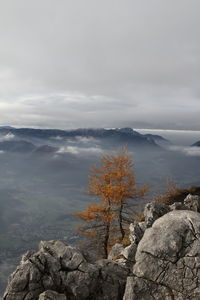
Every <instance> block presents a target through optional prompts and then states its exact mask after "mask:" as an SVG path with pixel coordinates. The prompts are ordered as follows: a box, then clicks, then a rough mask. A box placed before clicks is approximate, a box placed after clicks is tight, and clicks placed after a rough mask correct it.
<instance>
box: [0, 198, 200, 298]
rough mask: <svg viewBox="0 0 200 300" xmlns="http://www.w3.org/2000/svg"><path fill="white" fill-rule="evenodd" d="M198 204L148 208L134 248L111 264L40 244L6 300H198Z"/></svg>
mask: <svg viewBox="0 0 200 300" xmlns="http://www.w3.org/2000/svg"><path fill="white" fill-rule="evenodd" d="M199 211H200V198H199V197H198V196H192V195H188V197H187V198H186V199H185V200H184V203H174V204H173V205H171V206H167V205H166V204H163V203H159V202H152V203H148V204H147V205H146V207H145V210H144V217H145V221H144V222H140V223H135V224H131V225H130V242H131V243H130V245H129V246H128V247H126V248H124V247H123V246H122V245H120V244H116V245H115V246H114V247H113V249H112V250H111V252H110V254H109V257H108V259H103V260H98V261H96V262H92V261H91V260H90V259H89V255H87V254H85V253H83V252H81V251H80V250H79V249H76V248H74V247H71V246H69V245H66V244H64V243H62V242H60V241H48V242H44V241H42V242H41V243H40V246H39V250H38V251H29V252H27V253H26V254H25V255H24V256H23V257H22V261H21V264H20V266H18V267H17V269H16V271H15V272H14V273H13V274H12V275H11V276H10V278H9V282H8V286H7V289H6V291H5V294H4V296H3V300H38V299H39V300H47V299H48V300H53V299H54V300H66V299H68V300H70V299H71V300H72V299H74V300H75V299H76V300H85V299H86V300H98V299H99V300H100V299H101V300H122V299H123V300H161V299H162V300H163V299H166V300H170V299H173V300H176V299H177V300H186V299H188V300H192V299H193V300H196V299H200V214H199Z"/></svg>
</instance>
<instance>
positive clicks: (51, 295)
mask: <svg viewBox="0 0 200 300" xmlns="http://www.w3.org/2000/svg"><path fill="white" fill-rule="evenodd" d="M38 300H67V297H66V296H65V295H64V294H58V293H57V292H54V291H46V292H44V293H42V294H40V296H39V299H38Z"/></svg>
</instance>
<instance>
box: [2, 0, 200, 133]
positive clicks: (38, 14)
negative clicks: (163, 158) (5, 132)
mask: <svg viewBox="0 0 200 300" xmlns="http://www.w3.org/2000/svg"><path fill="white" fill-rule="evenodd" d="M199 116H200V1H199V0H162V1H161V0H137V1H135V0H0V120H1V121H0V123H1V124H6V125H16V126H35V127H54V128H55V127H57V128H76V127H122V126H131V127H135V128H164V129H166V128H167V129H195V130H196V129H200V128H199V123H200V122H199Z"/></svg>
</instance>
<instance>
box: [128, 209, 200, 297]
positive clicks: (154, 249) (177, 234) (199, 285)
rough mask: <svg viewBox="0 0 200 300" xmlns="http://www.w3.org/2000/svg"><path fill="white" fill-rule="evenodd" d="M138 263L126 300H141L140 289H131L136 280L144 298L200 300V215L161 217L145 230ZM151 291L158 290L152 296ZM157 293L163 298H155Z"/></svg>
mask: <svg viewBox="0 0 200 300" xmlns="http://www.w3.org/2000/svg"><path fill="white" fill-rule="evenodd" d="M135 260H136V263H135V265H134V267H133V277H132V278H131V279H129V282H128V284H127V287H126V292H125V296H124V299H125V300H134V299H135V300H136V299H140V297H141V296H139V295H140V294H138V287H137V289H135V288H134V289H133V287H131V282H132V281H134V278H135V277H137V281H136V283H134V285H135V284H137V285H138V286H140V289H141V290H140V291H142V298H141V299H148V300H149V299H183V300H184V299H200V272H199V266H200V216H199V214H198V213H196V212H193V211H187V210H186V211H173V212H170V213H168V214H166V215H164V216H163V217H161V218H159V219H158V220H157V221H155V222H154V224H153V226H152V227H151V228H149V229H147V230H146V231H145V234H144V236H143V238H142V240H141V242H140V243H139V245H138V248H137V252H136V257H135ZM130 288H131V290H132V289H133V292H131V293H130ZM150 290H151V291H154V293H153V294H152V296H151V294H150V292H149V291H150ZM156 291H157V294H160V298H158V297H157V298H155V295H154V294H155V292H156ZM151 293H152V292H151ZM161 295H162V297H161Z"/></svg>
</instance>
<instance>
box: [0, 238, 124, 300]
mask: <svg viewBox="0 0 200 300" xmlns="http://www.w3.org/2000/svg"><path fill="white" fill-rule="evenodd" d="M128 275H129V270H128V268H126V267H123V266H120V265H119V264H117V263H115V262H113V261H110V260H100V261H97V262H96V263H94V264H92V263H89V262H88V261H87V260H86V259H85V257H84V256H83V254H82V253H81V251H80V250H78V249H76V248H74V247H71V246H68V245H66V244H64V243H62V242H60V241H48V242H45V241H42V242H41V243H40V247H39V251H38V252H28V253H27V254H26V255H24V256H23V259H22V262H21V264H20V266H19V267H18V268H17V270H16V271H15V272H14V273H13V274H12V275H11V277H10V280H9V283H8V286H7V289H6V292H5V294H4V297H3V299H4V300H38V298H39V297H40V298H39V299H51V298H47V297H49V295H52V293H54V292H59V294H61V295H56V297H57V298H55V299H66V298H63V297H64V296H65V297H67V298H69V299H76V300H84V299H97V300H98V299H99V300H100V299H113V300H115V299H118V298H117V295H118V294H120V295H121V298H122V296H123V295H122V294H123V293H124V289H125V285H126V278H127V276H128ZM46 291H48V293H44V292H46ZM49 291H51V292H49ZM119 291H120V292H119ZM62 294H63V295H62ZM108 294H109V296H108ZM45 297H46V298H45ZM58 297H60V298H58ZM61 297H62V298H61ZM108 297H109V298H108ZM53 299H54V298H53Z"/></svg>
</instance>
